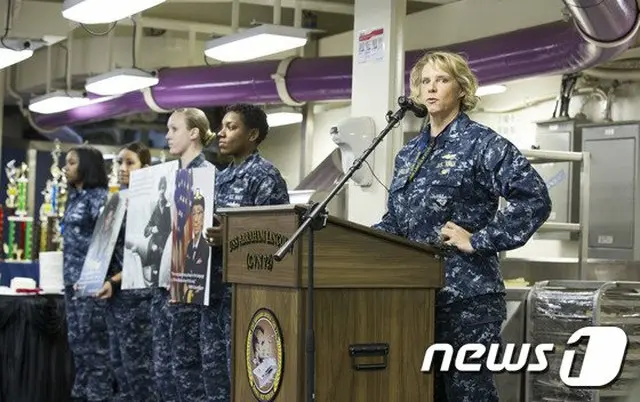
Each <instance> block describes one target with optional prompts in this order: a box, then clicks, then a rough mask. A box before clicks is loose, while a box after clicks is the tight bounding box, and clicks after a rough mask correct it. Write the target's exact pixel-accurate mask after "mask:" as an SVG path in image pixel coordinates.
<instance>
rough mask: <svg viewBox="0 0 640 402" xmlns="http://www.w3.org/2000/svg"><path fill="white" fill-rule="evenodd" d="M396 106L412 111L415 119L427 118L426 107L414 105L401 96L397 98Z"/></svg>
mask: <svg viewBox="0 0 640 402" xmlns="http://www.w3.org/2000/svg"><path fill="white" fill-rule="evenodd" d="M398 105H400V107H401V108H402V109H405V110H410V111H412V112H413V114H415V115H416V117H417V118H419V119H421V118H423V117H427V108H426V106H424V105H420V104H418V103H415V102H414V101H412V100H411V99H409V98H407V97H406V96H401V97H399V98H398Z"/></svg>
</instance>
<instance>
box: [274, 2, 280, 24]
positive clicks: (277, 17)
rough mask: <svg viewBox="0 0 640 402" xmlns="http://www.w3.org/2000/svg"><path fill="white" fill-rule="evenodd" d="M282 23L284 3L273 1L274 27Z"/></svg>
mask: <svg viewBox="0 0 640 402" xmlns="http://www.w3.org/2000/svg"><path fill="white" fill-rule="evenodd" d="M281 23H282V1H281V0H273V25H280V24H281Z"/></svg>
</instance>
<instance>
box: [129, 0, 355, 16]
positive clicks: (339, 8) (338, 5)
mask: <svg viewBox="0 0 640 402" xmlns="http://www.w3.org/2000/svg"><path fill="white" fill-rule="evenodd" d="M131 1H134V0H131ZM229 1H230V0H169V1H168V2H169V3H183V4H185V3H189V4H194V3H208V4H224V3H229ZM242 2H243V3H244V4H254V5H258V6H264V5H265V3H268V2H266V1H265V0H242ZM295 2H296V0H282V7H285V8H295ZM302 8H303V9H305V10H311V11H322V12H325V13H333V14H346V15H353V14H354V6H353V4H345V3H342V2H334V1H327V0H302Z"/></svg>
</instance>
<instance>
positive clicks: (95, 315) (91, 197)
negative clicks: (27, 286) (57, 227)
mask: <svg viewBox="0 0 640 402" xmlns="http://www.w3.org/2000/svg"><path fill="white" fill-rule="evenodd" d="M107 194H108V191H107V189H106V188H93V189H83V190H77V189H75V188H70V189H69V195H68V198H67V203H66V209H65V213H64V217H63V218H62V236H63V244H64V251H63V279H64V286H65V289H64V292H65V304H66V314H67V337H68V340H69V347H70V349H71V353H72V355H73V361H74V366H75V379H74V383H73V389H72V392H71V395H72V398H74V399H81V400H85V401H104V400H109V399H110V398H112V396H113V391H114V377H113V372H112V370H111V366H110V362H109V336H108V333H107V324H106V315H107V307H106V302H105V301H104V300H97V299H95V298H93V297H75V292H74V290H73V286H74V285H75V283H76V282H77V281H78V279H80V274H81V272H82V266H83V265H84V260H85V256H86V255H87V252H88V250H89V245H90V243H91V236H92V235H93V230H94V228H95V225H96V222H97V220H98V216H99V215H100V210H101V209H102V207H103V206H104V204H105V202H106V200H107Z"/></svg>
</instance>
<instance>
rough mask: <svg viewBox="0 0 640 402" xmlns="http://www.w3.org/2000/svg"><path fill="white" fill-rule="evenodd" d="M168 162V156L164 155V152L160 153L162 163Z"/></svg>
mask: <svg viewBox="0 0 640 402" xmlns="http://www.w3.org/2000/svg"><path fill="white" fill-rule="evenodd" d="M166 161H167V154H165V153H164V150H162V151H160V163H165V162H166Z"/></svg>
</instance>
